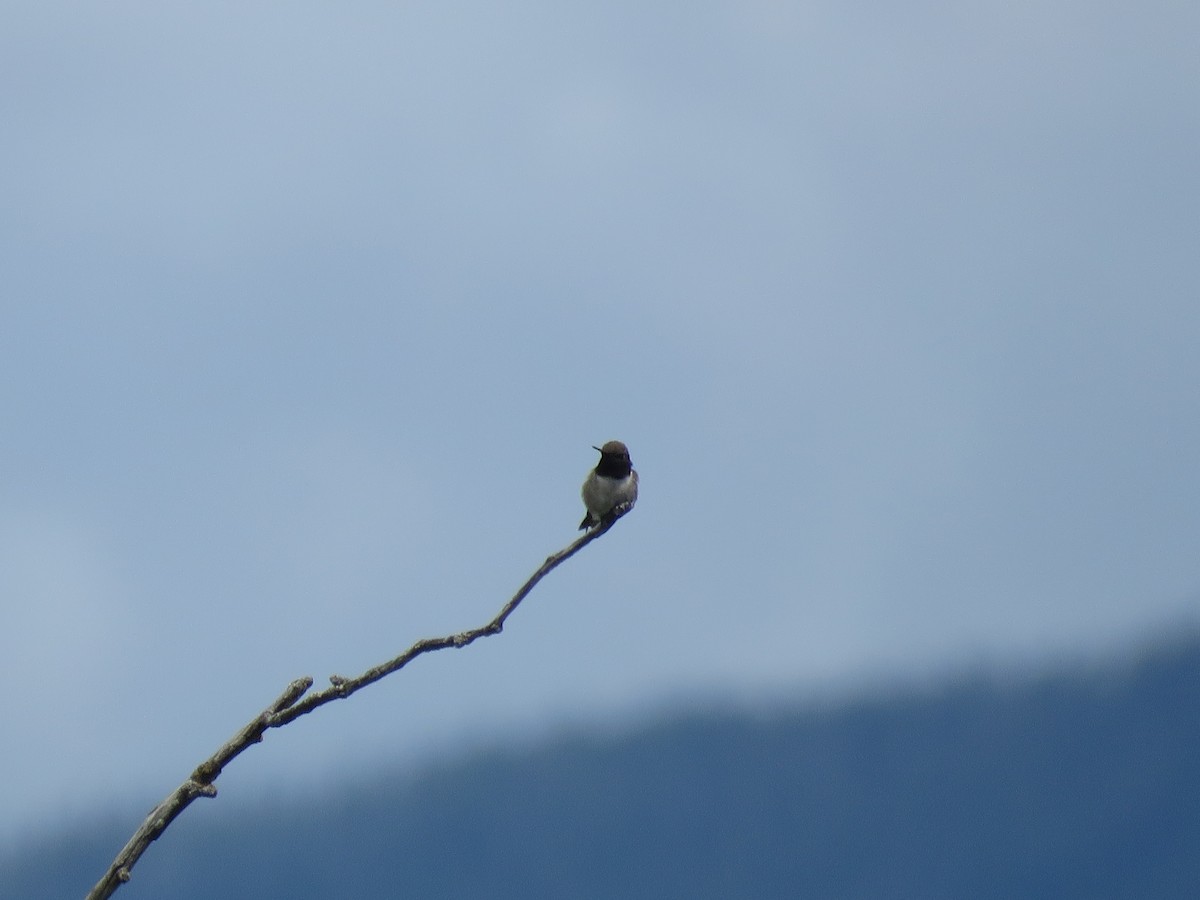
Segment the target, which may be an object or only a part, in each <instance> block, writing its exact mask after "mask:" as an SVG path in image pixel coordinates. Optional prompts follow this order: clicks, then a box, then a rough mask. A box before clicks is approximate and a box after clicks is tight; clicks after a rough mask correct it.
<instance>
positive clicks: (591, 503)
mask: <svg viewBox="0 0 1200 900" xmlns="http://www.w3.org/2000/svg"><path fill="white" fill-rule="evenodd" d="M592 449H593V450H599V451H600V462H598V463H596V468H594V469H593V470H592V471H590V472H588V477H587V478H586V479H584V482H583V491H582V492H581V493H582V494H583V505H584V506H586V507H587V515H586V516H584V517H583V521H582V522H580V523H579V530H580V531H583V530H584V529H585V528H595V527H596V526H597V525H599V524H600V523H601V522H603V521H604V520H605V519H608V518H614V519H615V518H617V517H618V516H623V515H625V513H627V512H629V511H630V510H631V509H633V504H634V503H636V502H637V491H638V473H637V472H635V471H634V470H633V463H632V462H630V460H629V448H628V447H626V446H625V445H624V444H622V443H621V442H620V441H609V442H608V443H607V444H605V445H604V446H603V447H593V448H592Z"/></svg>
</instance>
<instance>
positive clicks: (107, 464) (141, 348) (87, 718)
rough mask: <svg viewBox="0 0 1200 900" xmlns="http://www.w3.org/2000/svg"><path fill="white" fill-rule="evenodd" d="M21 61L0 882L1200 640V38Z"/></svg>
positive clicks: (179, 46)
mask: <svg viewBox="0 0 1200 900" xmlns="http://www.w3.org/2000/svg"><path fill="white" fill-rule="evenodd" d="M3 19H4V27H3V28H2V29H0V72H2V73H3V77H0V114H2V116H3V120H4V122H5V123H6V125H5V128H4V131H3V134H2V135H0V195H2V196H3V197H4V202H3V204H0V237H2V240H0V271H2V272H3V275H2V280H3V292H4V302H3V318H2V327H0V376H2V378H0V384H2V385H3V387H2V388H0V390H2V391H3V398H4V403H3V407H4V410H5V415H4V422H3V424H2V426H0V460H2V461H3V466H4V470H5V472H6V477H5V478H4V479H3V480H0V538H2V539H0V596H2V597H3V602H2V603H0V677H2V678H3V683H4V684H5V685H6V686H7V687H6V689H5V690H4V691H3V692H0V717H2V718H3V720H4V721H5V722H6V723H8V724H7V726H6V728H5V729H4V730H3V732H0V758H2V759H4V760H6V761H9V764H10V766H12V765H16V766H18V767H19V770H20V772H21V778H10V779H6V780H5V782H4V784H3V786H2V787H0V833H6V832H10V831H12V830H13V829H18V828H26V827H42V826H44V825H47V824H48V823H51V822H54V821H57V820H60V817H61V816H62V815H63V814H64V812H77V811H80V810H84V809H97V808H100V809H103V808H105V807H107V806H112V805H120V806H122V807H123V808H124V807H130V806H131V807H133V808H137V809H142V808H144V807H146V806H148V805H149V804H150V803H153V802H154V801H156V800H157V799H158V798H159V797H160V796H161V795H162V794H164V793H165V792H166V791H167V790H168V789H169V788H170V787H172V786H173V785H174V784H176V783H177V782H178V781H179V780H180V779H181V778H182V777H183V776H184V775H186V773H187V772H189V771H190V770H191V768H192V767H193V766H194V765H195V764H196V763H197V762H198V761H199V760H200V759H202V758H203V757H205V756H206V755H208V753H210V752H211V751H212V750H214V749H215V748H216V747H217V746H218V745H219V744H220V743H221V742H222V741H223V740H224V739H225V738H226V737H227V736H228V735H229V734H230V733H231V732H232V731H233V730H234V729H235V728H236V727H238V726H239V725H241V724H242V723H243V722H244V721H245V720H247V719H248V718H249V717H250V716H252V715H253V714H254V713H256V712H257V711H258V710H259V709H261V708H262V707H263V706H265V705H266V704H267V703H268V702H269V701H270V700H271V699H273V698H274V697H275V695H276V694H277V693H278V691H279V690H280V689H281V688H282V687H283V685H284V684H286V683H287V682H288V681H289V680H291V679H292V678H294V677H297V676H299V675H303V674H311V675H313V676H315V677H317V678H318V679H322V678H324V677H325V676H326V675H328V674H330V673H334V672H341V673H344V674H353V673H355V672H358V671H360V670H362V669H364V668H366V667H367V666H369V665H371V664H374V663H376V662H379V661H381V660H383V659H386V658H388V657H390V656H391V655H394V654H395V653H397V652H399V651H400V650H402V649H403V648H405V647H407V646H408V645H409V644H410V643H411V642H412V641H413V640H415V639H417V638H419V637H425V636H431V635H439V634H445V633H449V632H452V631H457V630H461V629H464V628H468V627H473V626H475V625H479V624H482V623H483V622H485V621H487V620H488V619H489V618H490V617H491V616H492V615H493V614H494V613H495V612H496V611H497V610H498V609H499V607H500V606H501V605H502V603H503V602H504V600H505V599H507V597H508V596H509V595H510V594H511V593H512V591H513V590H515V589H516V587H517V586H519V585H520V583H521V582H522V581H523V580H524V578H525V577H526V576H527V575H528V574H529V573H530V572H531V571H532V570H533V569H534V568H535V567H536V566H537V565H538V564H539V563H540V562H541V560H542V559H543V558H544V557H545V556H546V555H547V554H548V553H550V552H552V551H553V550H555V549H558V548H559V547H561V546H563V545H565V544H566V543H567V542H568V541H569V540H571V539H572V538H573V536H574V527H575V525H576V524H577V523H578V521H579V518H580V516H581V514H582V508H581V505H580V502H579V498H578V487H579V483H580V482H581V481H582V478H583V475H584V474H585V472H586V470H587V469H588V468H589V467H590V466H591V465H592V464H593V463H594V459H595V454H594V452H593V451H592V450H591V449H590V448H591V445H592V444H598V443H600V442H602V441H605V440H609V439H613V438H619V439H622V440H624V441H626V442H627V443H628V444H629V445H630V448H631V451H632V454H633V459H634V462H635V465H636V466H637V468H638V469H639V471H640V473H641V483H642V499H641V501H640V504H639V506H638V508H637V510H636V512H635V513H634V514H633V515H632V516H630V517H629V518H627V519H626V520H624V521H623V522H621V523H620V525H619V526H618V527H617V528H616V529H614V530H613V531H612V532H611V533H610V534H609V535H607V536H606V537H605V538H604V539H603V540H601V541H600V542H599V543H597V544H594V545H592V546H590V547H589V548H588V549H587V550H586V551H585V552H584V553H583V554H582V555H581V556H580V557H578V558H576V559H575V560H572V561H571V562H570V563H568V564H567V565H566V566H565V567H563V568H562V569H560V570H559V571H557V572H555V573H554V574H553V575H552V576H551V577H550V578H549V579H548V580H547V581H545V582H544V583H543V584H542V585H541V586H540V587H539V588H538V589H537V591H536V592H535V593H534V594H533V596H532V597H531V598H530V600H529V601H528V602H527V605H526V606H524V607H523V608H522V609H521V610H520V611H519V612H518V613H517V615H516V616H515V617H514V618H513V619H512V620H511V621H510V624H509V627H508V628H507V630H506V631H505V633H504V634H503V635H502V636H500V637H497V638H492V639H489V640H487V641H484V642H483V643H481V644H476V645H474V646H472V647H471V648H470V649H469V650H467V651H464V652H462V653H449V652H447V653H441V654H437V655H436V656H434V657H430V658H425V659H422V660H420V661H419V662H418V663H416V664H414V665H413V666H412V668H411V669H409V670H407V671H406V672H404V673H402V674H400V675H398V676H394V677H393V678H392V679H389V680H388V681H385V682H384V683H382V684H380V685H377V686H375V687H372V688H371V689H370V690H369V691H368V692H366V693H364V694H360V695H358V696H357V697H356V698H354V699H353V700H351V701H349V702H347V703H345V704H339V705H338V707H337V708H328V709H326V710H323V711H322V712H320V713H318V714H316V715H314V716H312V717H310V718H309V719H307V720H303V721H301V722H298V723H297V724H296V725H293V726H290V727H289V728H287V729H285V730H284V731H282V732H277V733H274V734H272V735H270V736H269V739H268V741H267V742H266V743H265V744H264V745H262V746H261V747H258V748H255V749H254V750H253V751H252V752H251V753H249V754H248V755H247V756H245V757H243V759H241V760H239V761H238V762H237V763H236V764H235V765H234V766H233V767H231V769H230V770H229V772H227V773H226V775H225V776H224V778H223V780H222V784H223V785H225V786H226V789H227V790H230V791H234V792H235V793H236V792H242V793H243V794H249V793H253V792H254V791H255V790H261V789H263V787H264V786H265V787H266V788H267V789H274V790H279V791H286V790H289V789H290V788H289V787H288V785H290V784H293V783H294V782H292V781H291V779H293V778H295V777H296V776H303V777H304V778H306V779H312V780H314V781H324V780H329V779H335V778H337V777H340V776H342V775H344V774H346V772H347V771H348V770H349V771H353V768H354V767H357V766H360V765H367V764H370V763H372V762H376V761H385V760H395V759H413V760H419V759H421V758H424V756H425V755H426V754H430V753H434V752H446V748H449V747H454V746H457V745H462V744H469V743H471V742H473V741H478V740H488V739H490V737H491V736H495V735H508V736H512V735H519V734H522V733H528V732H529V731H531V730H532V731H535V732H536V731H537V730H539V729H544V728H547V727H555V725H556V723H562V722H564V721H571V722H588V721H593V720H605V719H607V718H610V717H612V716H614V715H616V716H621V715H624V714H628V713H634V712H638V711H644V710H647V709H654V708H661V707H665V706H668V705H670V704H671V703H672V702H676V701H677V700H678V698H693V699H691V700H689V701H688V702H695V701H694V698H696V697H702V696H706V695H709V694H713V695H718V696H722V697H741V698H750V699H752V698H755V697H760V696H766V695H770V696H779V695H783V694H787V693H788V692H792V691H796V692H801V693H804V692H809V691H814V690H818V691H819V690H826V689H828V688H829V687H830V686H837V685H846V684H861V683H863V682H870V681H873V680H880V679H887V680H893V679H904V678H909V677H914V676H920V675H921V674H922V673H927V672H931V671H935V672H936V671H953V670H955V668H956V667H961V666H967V665H974V664H978V663H979V662H980V661H983V662H984V663H986V664H988V665H1007V664H1010V663H1012V662H1013V661H1019V660H1028V659H1031V658H1033V659H1038V660H1043V661H1045V660H1054V659H1057V658H1062V657H1070V656H1072V655H1075V654H1080V653H1089V652H1093V651H1095V650H1096V649H1098V648H1105V647H1112V646H1119V645H1121V643H1122V642H1125V641H1131V640H1137V639H1138V638H1139V636H1142V635H1145V634H1148V633H1153V632H1154V631H1155V630H1157V629H1160V628H1162V627H1164V626H1165V625H1170V624H1171V623H1176V622H1180V621H1191V620H1194V619H1195V617H1196V614H1197V612H1198V611H1200V554H1197V552H1196V547H1197V544H1198V539H1200V473H1198V467H1197V463H1196V461H1197V459H1198V458H1200V457H1198V454H1197V447H1198V446H1200V391H1197V389H1196V385H1197V384H1200V353H1197V347H1198V346H1200V303H1198V302H1197V297H1198V296H1200V261H1198V260H1200V254H1198V253H1197V246H1198V241H1197V238H1198V236H1200V168H1198V167H1197V165H1196V160H1197V158H1200V58H1198V57H1197V55H1196V53H1195V44H1194V35H1195V34H1196V33H1197V27H1198V26H1200V11H1197V9H1196V8H1195V7H1193V6H1191V5H1189V4H1177V3H1170V2H1157V0H1154V2H1150V3H1144V4H1139V5H1137V6H1136V7H1134V6H1130V5H1127V4H1115V3H1102V4H1099V5H1096V4H1077V3H1070V2H1059V0H1052V2H1048V3H1037V4H1013V3H998V2H977V3H967V4H962V3H955V4H951V3H925V4H918V5H916V6H906V7H904V8H902V9H901V8H899V7H897V8H894V9H889V8H880V7H879V5H877V4H853V3H852V4H846V3H813V4H799V3H788V2H766V0H763V2H738V3H727V2H713V3H699V4H689V5H687V6H686V7H684V6H679V7H677V8H676V9H671V8H669V7H667V6H663V7H657V8H647V7H646V6H645V4H632V3H616V4H607V5H604V6H602V7H597V6H595V5H594V4H590V5H589V4H573V3H567V4H562V3H515V4H506V5H504V6H503V7H497V6H495V5H493V4H485V3H465V4H458V5H454V6H450V5H446V4H431V3H423V2H415V3H409V4H395V3H387V4H385V3H361V4H355V5H350V6H347V5H345V4H340V5H339V4H334V5H326V4H294V3H288V4H284V3H257V4H232V3H224V4H222V3H214V4H204V5H202V6H186V7H180V6H175V5H167V6H164V5H162V4H150V3H143V2H134V0H131V2H125V3H118V4H113V3H103V4H102V3H81V4H73V5H72V6H71V8H70V9H69V10H67V9H66V8H65V7H61V6H58V5H55V4H44V3H40V4H34V3H26V2H15V3H10V4H9V5H8V6H7V7H6V11H5V13H4V16H3ZM343 707H344V708H343Z"/></svg>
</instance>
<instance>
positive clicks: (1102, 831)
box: [0, 636, 1200, 900]
mask: <svg viewBox="0 0 1200 900" xmlns="http://www.w3.org/2000/svg"><path fill="white" fill-rule="evenodd" d="M214 810H216V812H214ZM132 826H133V823H131V822H124V823H122V824H121V825H120V826H119V827H118V826H116V825H115V824H114V826H113V828H112V829H111V831H110V829H109V828H107V827H105V828H102V829H91V830H88V831H87V832H83V833H81V832H72V831H70V830H69V829H68V830H66V831H65V832H64V836H63V837H62V839H61V840H58V841H55V842H53V843H47V844H45V845H44V846H42V847H41V848H40V849H36V850H35V851H33V852H31V853H24V854H22V855H21V856H20V857H11V856H9V857H3V856H0V896H2V897H13V898H21V900H33V898H42V897H46V898H51V897H53V898H63V897H81V896H82V895H83V894H84V893H85V892H86V890H87V889H88V888H89V887H90V886H91V884H92V883H93V882H94V881H95V880H96V879H97V878H98V877H99V875H100V874H101V872H102V870H103V868H104V866H105V865H106V864H107V862H108V861H109V859H111V857H112V855H113V854H114V853H115V852H116V850H117V849H118V848H119V846H120V844H121V843H122V842H123V841H124V839H125V838H126V837H127V836H128V831H129V830H130V829H131V828H132ZM100 832H104V833H100ZM117 896H118V897H123V898H128V900H136V898H151V897H152V898H163V900H167V898H178V900H192V898H202V897H203V898H213V897H220V898H243V897H244V898H252V897H253V898H258V900H261V898H273V897H279V898H283V897H286V898H331V897H337V898H341V897H347V898H349V897H353V898H360V897H361V898H366V897H423V898H424V897H467V898H475V897H488V898H510V897H511V898H517V897H521V898H531V897H533V898H538V897H546V898H579V900H590V898H651V897H653V898H663V897H680V898H743V897H745V898H750V897H754V898H764V897H768V898H773V897H779V898H785V897H786V898H922V900H935V898H971V900H986V898H1056V900H1061V898H1088V900H1096V898H1109V897H1111V898H1118V897H1120V898H1176V897H1178V898H1195V897H1200V636H1192V637H1188V638H1186V639H1180V640H1178V641H1176V642H1174V643H1171V644H1164V645H1160V646H1158V647H1156V648H1154V649H1153V650H1151V651H1148V652H1146V653H1145V654H1143V655H1142V656H1140V657H1139V658H1138V659H1136V660H1135V661H1133V662H1123V663H1121V664H1120V665H1117V664H1113V665H1112V666H1109V667H1092V668H1089V669H1087V670H1084V671H1079V672H1077V673H1074V674H1060V675H1053V676H1046V677H1043V678H1040V679H1037V680H1035V681H1031V682H1028V683H1023V684H1012V685H1004V686H997V685H994V684H991V683H988V682H985V681H984V680H982V679H980V680H976V681H969V682H964V683H959V684H957V685H952V686H948V687H946V688H945V689H943V690H941V691H938V692H936V693H917V692H914V693H911V694H907V695H902V696H896V697H888V698H875V699H863V700H857V701H854V702H847V703H845V704H842V705H837V706H823V707H811V706H810V707H806V708H799V709H795V710H790V711H780V712H778V713H776V714H773V715H770V716H763V715H759V716H753V717H752V716H740V715H734V714H726V715H708V716H706V715H688V716H684V717H681V718H679V719H676V720H673V721H664V722H661V723H658V724H654V725H651V726H647V727H644V728H641V729H639V730H636V731H634V732H631V733H627V734H623V735H620V736H614V737H609V738H601V737H573V738H564V739H560V740H556V741H551V742H547V743H546V744H544V745H542V746H539V747H535V748H532V749H525V750H521V751H519V752H518V751H508V752H499V751H495V752H489V753H484V754H481V755H478V756H476V757H473V758H471V759H469V760H465V761H463V762H461V763H458V764H455V765H452V766H446V767H443V768H441V769H437V770H429V771H427V772H426V773H425V774H424V775H423V776H422V777H419V778H416V779H414V778H412V777H407V776H406V777H398V776H389V775H387V774H386V773H384V774H379V775H378V776H377V777H376V778H375V780H374V781H373V782H371V783H369V784H366V785H360V786H358V787H354V788H348V789H347V790H346V791H345V792H343V793H342V794H341V795H340V796H339V799H337V800H336V801H331V800H324V801H322V802H317V801H306V800H303V799H298V800H297V801H295V802H294V803H288V804H286V805H279V806H276V807H274V808H272V809H269V810H264V811H263V812H262V814H261V815H258V816H255V817H253V818H247V817H242V818H240V819H239V818H235V817H231V816H227V815H222V813H221V812H220V801H219V800H218V801H216V803H215V805H213V806H206V807H204V815H203V816H200V815H197V814H196V810H189V812H188V813H185V815H184V816H183V818H181V819H180V820H179V821H178V822H176V823H175V825H174V826H172V828H171V829H170V830H169V831H168V832H167V834H166V835H165V836H164V838H163V839H161V840H160V841H159V842H158V843H157V844H156V845H155V846H154V847H152V848H151V849H150V851H149V852H148V853H147V855H146V857H145V858H144V859H143V861H142V862H141V863H140V864H139V866H138V867H137V868H136V869H135V870H134V878H133V881H132V882H131V883H130V884H128V885H127V886H125V887H124V888H122V889H121V891H120V892H119V893H118V895H117Z"/></svg>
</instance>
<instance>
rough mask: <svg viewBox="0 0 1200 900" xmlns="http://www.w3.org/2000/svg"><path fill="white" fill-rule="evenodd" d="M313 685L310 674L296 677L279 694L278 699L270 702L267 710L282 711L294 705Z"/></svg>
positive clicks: (272, 711)
mask: <svg viewBox="0 0 1200 900" xmlns="http://www.w3.org/2000/svg"><path fill="white" fill-rule="evenodd" d="M312 685H313V680H312V676H310V675H305V676H304V677H303V678H297V679H296V680H295V681H293V682H292V683H291V684H289V685H288V686H287V687H286V688H284V689H283V693H282V694H280V695H279V699H278V700H276V701H275V702H274V703H272V704H271V706H270V709H269V710H268V712H269V714H274V713H278V712H282V711H283V710H285V709H287V708H288V707H290V706H294V705H295V703H296V701H297V700H299V699H300V698H301V697H303V696H304V695H305V694H306V693H307V692H308V689H309V688H310V687H312Z"/></svg>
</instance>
